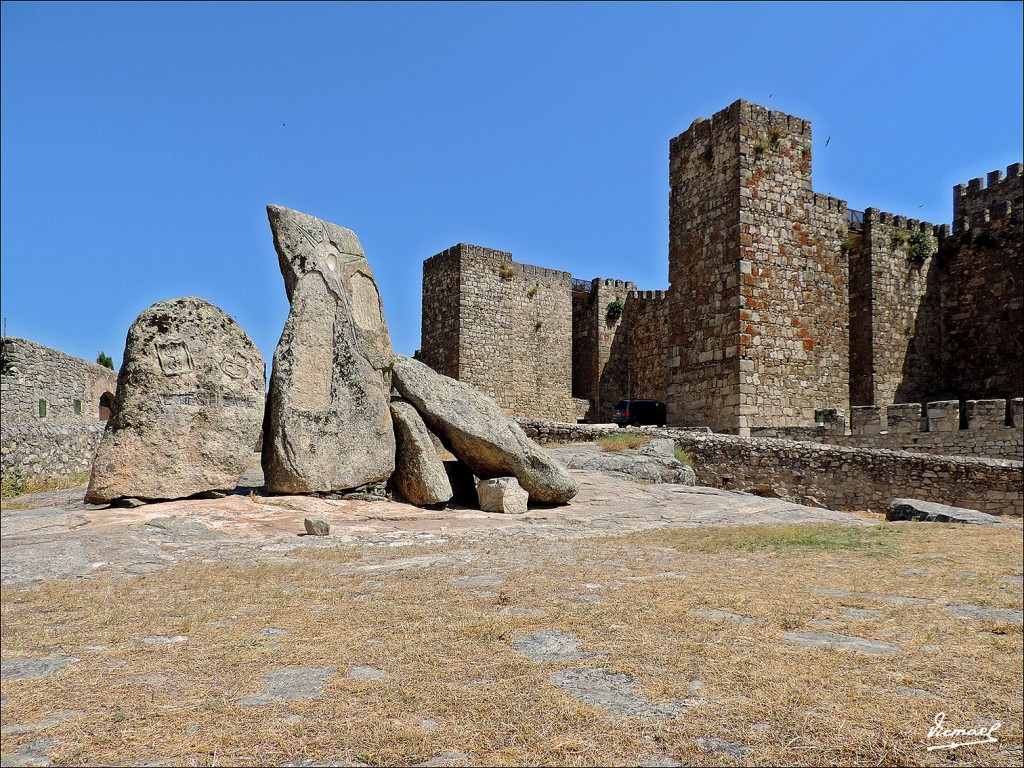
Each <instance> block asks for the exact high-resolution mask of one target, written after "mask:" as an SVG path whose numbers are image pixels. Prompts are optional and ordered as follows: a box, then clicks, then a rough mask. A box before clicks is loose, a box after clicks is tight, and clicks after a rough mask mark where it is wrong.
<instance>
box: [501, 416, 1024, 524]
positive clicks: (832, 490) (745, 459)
mask: <svg viewBox="0 0 1024 768" xmlns="http://www.w3.org/2000/svg"><path fill="white" fill-rule="evenodd" d="M520 426H522V427H523V429H524V430H525V431H526V434H527V435H529V436H530V437H532V438H533V439H534V440H536V441H538V442H542V443H543V442H548V441H566V442H568V441H588V440H593V439H594V438H595V437H598V436H600V435H602V434H607V433H608V432H612V431H615V430H611V429H608V428H602V427H599V426H592V425H586V424H554V423H551V422H543V421H527V420H520ZM638 431H640V432H642V433H643V434H649V435H652V436H655V437H671V438H672V439H674V440H675V441H676V443H677V444H678V445H679V446H680V447H681V448H682V449H683V450H685V451H686V452H687V453H689V455H690V457H691V462H692V465H693V469H694V472H695V473H696V475H697V482H698V483H699V484H700V485H704V486H710V487H713V488H724V489H726V490H730V491H747V492H751V493H755V494H758V495H762V496H764V495H768V496H778V497H780V498H783V499H788V500H790V501H794V502H796V503H799V504H809V505H812V506H825V507H827V508H829V509H838V510H845V511H850V512H856V511H861V510H867V511H871V512H885V510H886V509H887V508H888V506H889V504H890V503H891V502H892V501H893V499H895V498H897V497H906V496H909V497H911V498H915V499H920V500H922V501H934V502H938V503H940V504H951V505H953V506H959V507H967V508H969V509H977V510H980V511H982V512H988V513H989V514H993V515H1003V516H1006V517H1014V518H1020V517H1021V516H1022V515H1024V464H1022V463H1021V462H1019V461H1000V460H998V459H985V458H973V457H971V458H968V457H960V456H933V455H929V454H925V453H911V452H906V451H891V450H880V449H863V448H847V447H841V446H835V445H819V444H817V443H812V442H797V441H793V440H776V439H771V438H764V437H739V436H735V435H721V434H711V433H702V432H698V431H693V430H680V429H654V428H643V429H640V430H638Z"/></svg>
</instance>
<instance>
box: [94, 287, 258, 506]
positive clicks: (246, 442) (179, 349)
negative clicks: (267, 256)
mask: <svg viewBox="0 0 1024 768" xmlns="http://www.w3.org/2000/svg"><path fill="white" fill-rule="evenodd" d="M265 374H266V366H265V364H264V362H263V356H262V355H260V352H259V350H258V349H257V348H256V345H255V344H253V342H252V340H251V339H250V338H249V337H248V336H247V335H246V333H245V331H243V330H242V328H241V327H240V326H239V325H238V323H236V322H235V321H234V320H232V319H231V317H229V316H228V315H227V314H225V313H224V312H223V311H221V310H220V309H218V308H217V307H215V306H213V305H212V304H210V303H209V302H207V301H204V300H203V299H200V298H196V297H194V296H189V297H186V298H182V299H171V300H170V301H162V302H160V303H158V304H154V305H153V306H152V307H150V308H149V309H147V310H146V311H145V312H143V313H142V314H141V315H139V317H138V319H136V321H135V322H134V323H133V324H132V327H131V328H130V329H129V330H128V339H127V341H126V343H125V349H124V363H123V365H122V366H121V371H120V373H119V374H118V377H117V395H116V397H115V399H114V406H113V408H112V409H111V414H110V419H109V420H108V421H107V429H106V432H104V435H103V441H102V442H101V443H100V447H99V450H98V451H97V453H96V459H95V461H94V462H93V469H92V477H91V478H90V480H89V490H88V492H87V495H86V500H87V501H89V502H90V503H94V504H97V503H103V502H109V501H113V500H114V499H118V498H124V497H133V498H138V499H178V498H184V497H186V496H192V495H193V494H196V493H202V492H205V491H213V490H231V489H233V488H234V487H235V486H236V485H237V484H238V480H239V478H240V477H241V476H242V473H243V472H244V471H245V469H246V466H247V465H248V463H249V461H250V460H251V459H252V454H253V447H254V446H255V444H256V439H257V438H258V437H259V431H260V423H261V421H262V419H263V391H264V390H263V388H264V381H265V378H264V377H265Z"/></svg>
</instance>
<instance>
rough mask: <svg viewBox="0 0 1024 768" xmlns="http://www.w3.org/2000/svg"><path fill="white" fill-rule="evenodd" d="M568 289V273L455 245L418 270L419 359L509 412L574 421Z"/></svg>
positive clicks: (569, 276) (570, 301) (570, 300)
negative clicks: (420, 306)
mask: <svg viewBox="0 0 1024 768" xmlns="http://www.w3.org/2000/svg"><path fill="white" fill-rule="evenodd" d="M571 283H572V276H571V275H570V274H569V273H568V272H560V271H558V270H554V269H544V268H543V267H535V266H533V265H530V264H519V263H516V262H515V261H513V260H512V254H510V253H507V252H505V251H496V250H493V249H490V248H483V247H481V246H475V245H468V244H466V243H459V244H458V245H456V246H453V247H452V248H449V249H447V250H445V251H443V252H442V253H439V254H437V255H436V256H434V257H433V258H431V259H428V260H427V262H426V263H425V264H424V268H423V306H424V315H423V317H424V322H423V339H424V343H423V345H422V348H421V351H420V352H419V354H418V357H419V359H421V360H422V361H423V362H424V363H426V364H427V365H429V366H431V367H432V368H434V370H437V371H439V372H441V373H444V374H445V375H447V376H451V377H452V378H455V379H461V380H463V381H470V382H472V383H473V385H474V386H475V387H477V389H479V390H480V391H482V392H484V393H486V394H488V395H490V396H491V397H493V398H494V399H495V400H497V401H498V404H499V405H500V406H501V407H502V408H504V409H506V410H507V411H509V412H510V413H533V412H538V411H539V412H544V413H551V414H556V415H557V416H556V418H560V419H571V420H575V419H576V404H575V403H574V402H573V398H572V380H571V372H572V336H573V334H572V314H573V307H572V296H571ZM499 361H500V363H499ZM553 372H557V374H554V373H553Z"/></svg>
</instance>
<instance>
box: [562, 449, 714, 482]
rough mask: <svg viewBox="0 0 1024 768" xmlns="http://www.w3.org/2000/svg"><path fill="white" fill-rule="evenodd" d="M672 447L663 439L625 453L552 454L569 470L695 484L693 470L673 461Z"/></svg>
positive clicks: (574, 451) (578, 451) (571, 451)
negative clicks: (583, 470)
mask: <svg viewBox="0 0 1024 768" xmlns="http://www.w3.org/2000/svg"><path fill="white" fill-rule="evenodd" d="M674 448H675V442H674V441H673V440H670V439H667V438H666V439H662V440H652V441H651V442H649V443H646V444H644V445H641V446H639V447H637V448H633V449H630V450H626V451H598V450H594V449H592V448H590V447H589V446H587V447H580V446H564V447H562V448H556V449H554V455H555V456H557V457H558V458H559V459H560V460H561V461H563V462H564V463H565V466H567V467H568V468H569V469H586V470H591V471H596V472H604V473H607V474H612V475H619V476H621V477H625V478H627V479H629V480H632V481H634V482H638V483H674V484H677V485H695V484H696V480H697V478H696V475H695V474H694V472H693V469H691V468H690V467H688V466H686V465H685V464H683V463H681V462H680V461H679V460H678V459H676V457H675V455H674Z"/></svg>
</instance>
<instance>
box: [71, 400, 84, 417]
mask: <svg viewBox="0 0 1024 768" xmlns="http://www.w3.org/2000/svg"><path fill="white" fill-rule="evenodd" d="M72 405H74V406H75V413H76V414H77V415H79V416H81V415H82V401H81V400H73V401H72Z"/></svg>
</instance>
